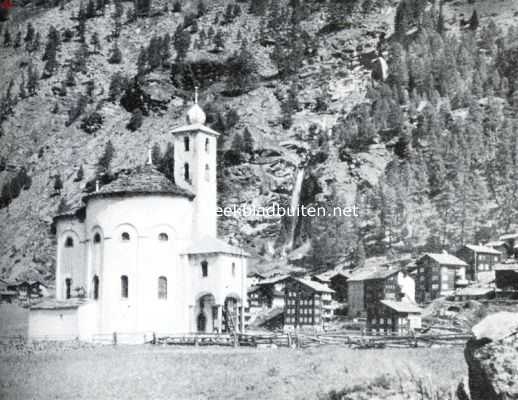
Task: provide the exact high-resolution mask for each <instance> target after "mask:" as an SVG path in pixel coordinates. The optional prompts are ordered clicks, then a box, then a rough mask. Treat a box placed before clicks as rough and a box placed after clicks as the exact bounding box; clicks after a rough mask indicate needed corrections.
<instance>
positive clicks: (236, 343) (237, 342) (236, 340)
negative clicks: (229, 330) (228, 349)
mask: <svg viewBox="0 0 518 400" xmlns="http://www.w3.org/2000/svg"><path fill="white" fill-rule="evenodd" d="M238 346H239V338H238V336H237V333H234V347H238Z"/></svg>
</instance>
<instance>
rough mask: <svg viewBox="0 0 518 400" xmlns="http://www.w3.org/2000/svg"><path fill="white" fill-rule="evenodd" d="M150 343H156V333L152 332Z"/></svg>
mask: <svg viewBox="0 0 518 400" xmlns="http://www.w3.org/2000/svg"><path fill="white" fill-rule="evenodd" d="M151 343H152V344H156V333H155V332H153V339H152V340H151Z"/></svg>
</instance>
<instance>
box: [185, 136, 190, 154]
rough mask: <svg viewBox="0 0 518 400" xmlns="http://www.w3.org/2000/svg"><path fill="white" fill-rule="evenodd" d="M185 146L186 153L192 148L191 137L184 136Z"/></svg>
mask: <svg viewBox="0 0 518 400" xmlns="http://www.w3.org/2000/svg"><path fill="white" fill-rule="evenodd" d="M183 146H184V148H185V151H189V147H190V140H189V136H184V138H183Z"/></svg>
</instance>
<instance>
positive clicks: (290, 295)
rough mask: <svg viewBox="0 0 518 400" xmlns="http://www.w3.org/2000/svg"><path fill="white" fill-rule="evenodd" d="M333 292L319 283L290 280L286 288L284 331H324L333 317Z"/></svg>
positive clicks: (305, 280)
mask: <svg viewBox="0 0 518 400" xmlns="http://www.w3.org/2000/svg"><path fill="white" fill-rule="evenodd" d="M332 293H333V290H331V289H329V288H328V287H327V286H326V285H323V284H321V283H319V282H315V281H310V280H307V279H301V278H293V277H292V278H290V279H288V280H287V281H286V285H285V288H284V294H285V307H284V330H286V331H290V330H294V329H308V328H311V329H315V330H322V329H323V328H324V324H325V323H327V322H329V321H330V320H331V318H332V317H333V312H332V308H331V295H332Z"/></svg>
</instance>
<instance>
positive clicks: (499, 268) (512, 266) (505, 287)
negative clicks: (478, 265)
mask: <svg viewBox="0 0 518 400" xmlns="http://www.w3.org/2000/svg"><path fill="white" fill-rule="evenodd" d="M495 284H496V287H497V289H498V290H499V291H501V292H502V294H504V295H505V294H510V295H511V297H513V298H518V263H503V264H498V265H495Z"/></svg>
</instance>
